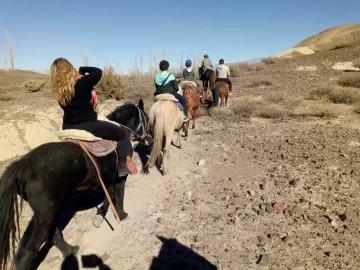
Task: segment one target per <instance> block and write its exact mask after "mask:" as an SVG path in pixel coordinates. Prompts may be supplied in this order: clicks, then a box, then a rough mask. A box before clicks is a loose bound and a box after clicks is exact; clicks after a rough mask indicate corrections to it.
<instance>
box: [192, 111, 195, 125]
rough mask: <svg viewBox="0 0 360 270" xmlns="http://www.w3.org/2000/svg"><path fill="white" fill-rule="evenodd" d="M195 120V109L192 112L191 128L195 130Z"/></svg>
mask: <svg viewBox="0 0 360 270" xmlns="http://www.w3.org/2000/svg"><path fill="white" fill-rule="evenodd" d="M195 118H196V109H194V110H193V122H192V128H193V129H194V128H195Z"/></svg>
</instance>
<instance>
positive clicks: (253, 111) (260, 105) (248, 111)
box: [233, 96, 288, 119]
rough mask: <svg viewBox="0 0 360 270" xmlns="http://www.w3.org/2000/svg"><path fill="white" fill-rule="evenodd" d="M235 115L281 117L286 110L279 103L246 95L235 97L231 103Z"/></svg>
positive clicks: (286, 112)
mask: <svg viewBox="0 0 360 270" xmlns="http://www.w3.org/2000/svg"><path fill="white" fill-rule="evenodd" d="M233 110H234V112H235V114H236V115H239V116H242V117H261V118H270V119H271V118H282V117H285V116H286V115H287V114H288V110H287V109H286V108H284V107H282V106H281V105H279V104H272V103H269V102H268V101H266V100H264V99H263V98H262V97H252V96H247V97H243V98H237V99H236V100H235V101H234V104H233Z"/></svg>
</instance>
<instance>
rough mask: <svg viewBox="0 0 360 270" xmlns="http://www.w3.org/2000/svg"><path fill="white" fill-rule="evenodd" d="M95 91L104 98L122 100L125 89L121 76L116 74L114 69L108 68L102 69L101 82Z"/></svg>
mask: <svg viewBox="0 0 360 270" xmlns="http://www.w3.org/2000/svg"><path fill="white" fill-rule="evenodd" d="M95 89H96V90H97V91H98V92H99V94H100V95H102V96H105V97H106V98H113V99H116V100H120V99H123V98H124V95H125V90H126V87H125V85H124V84H123V81H122V77H121V75H119V74H116V73H115V70H114V68H113V67H111V66H108V67H105V68H104V69H103V74H102V77H101V80H100V82H99V83H98V84H97V85H96V86H95Z"/></svg>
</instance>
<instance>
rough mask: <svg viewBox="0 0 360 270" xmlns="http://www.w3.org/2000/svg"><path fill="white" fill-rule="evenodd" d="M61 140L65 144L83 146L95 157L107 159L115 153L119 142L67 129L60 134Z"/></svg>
mask: <svg viewBox="0 0 360 270" xmlns="http://www.w3.org/2000/svg"><path fill="white" fill-rule="evenodd" d="M59 138H60V140H62V141H65V142H73V143H78V142H79V141H80V142H81V143H82V145H83V146H84V147H85V148H86V149H87V150H88V151H89V152H90V153H91V154H93V155H94V156H96V157H105V156H107V155H109V154H111V153H112V152H114V151H115V149H116V146H117V142H116V141H110V140H104V139H102V138H99V137H96V136H94V135H93V134H91V133H90V132H87V131H85V130H79V129H65V130H61V131H60V132H59Z"/></svg>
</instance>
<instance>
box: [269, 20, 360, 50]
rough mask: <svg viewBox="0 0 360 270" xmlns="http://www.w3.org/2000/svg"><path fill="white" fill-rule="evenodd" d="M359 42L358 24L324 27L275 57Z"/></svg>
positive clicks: (340, 46) (330, 48)
mask: <svg viewBox="0 0 360 270" xmlns="http://www.w3.org/2000/svg"><path fill="white" fill-rule="evenodd" d="M359 42H360V24H345V25H339V26H335V27H332V28H329V29H326V30H324V31H322V32H320V33H319V34H316V35H313V36H311V37H309V38H307V39H305V40H303V41H301V42H300V43H299V44H297V45H295V46H294V47H293V48H291V49H289V50H286V51H284V52H282V53H279V54H277V55H276V57H292V56H294V54H313V53H316V52H322V51H330V50H334V49H339V48H344V47H349V46H352V45H355V44H359Z"/></svg>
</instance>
